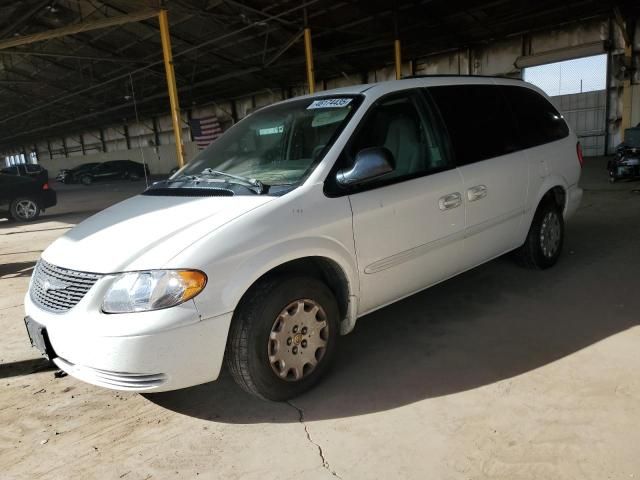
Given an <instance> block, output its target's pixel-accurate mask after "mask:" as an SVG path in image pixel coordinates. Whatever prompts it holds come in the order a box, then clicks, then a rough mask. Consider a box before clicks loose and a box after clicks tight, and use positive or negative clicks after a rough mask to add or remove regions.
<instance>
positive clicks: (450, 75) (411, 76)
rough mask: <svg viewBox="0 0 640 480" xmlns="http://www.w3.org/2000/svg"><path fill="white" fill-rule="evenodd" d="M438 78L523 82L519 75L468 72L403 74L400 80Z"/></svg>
mask: <svg viewBox="0 0 640 480" xmlns="http://www.w3.org/2000/svg"><path fill="white" fill-rule="evenodd" d="M434 77H435V78H438V77H471V78H502V79H505V80H519V81H521V82H523V81H524V80H523V79H522V78H518V77H509V76H507V75H469V74H466V73H434V74H431V75H406V76H403V77H402V78H401V79H400V80H409V79H412V78H434Z"/></svg>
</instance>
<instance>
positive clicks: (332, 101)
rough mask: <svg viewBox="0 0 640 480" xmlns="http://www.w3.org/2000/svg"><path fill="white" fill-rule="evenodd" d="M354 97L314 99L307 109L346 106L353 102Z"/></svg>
mask: <svg viewBox="0 0 640 480" xmlns="http://www.w3.org/2000/svg"><path fill="white" fill-rule="evenodd" d="M351 100H353V99H352V98H325V99H322V100H314V101H313V102H312V103H311V105H309V106H308V107H307V110H311V109H313V108H341V107H346V106H347V105H349V104H350V103H351Z"/></svg>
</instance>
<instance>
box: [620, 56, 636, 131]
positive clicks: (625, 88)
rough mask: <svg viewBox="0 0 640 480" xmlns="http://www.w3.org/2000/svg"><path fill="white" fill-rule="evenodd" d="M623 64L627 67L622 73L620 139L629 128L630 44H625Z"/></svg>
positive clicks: (631, 62)
mask: <svg viewBox="0 0 640 480" xmlns="http://www.w3.org/2000/svg"><path fill="white" fill-rule="evenodd" d="M624 64H625V66H626V67H627V68H626V70H625V72H624V80H623V81H622V124H621V125H620V129H621V130H622V139H623V140H625V138H624V133H625V130H626V129H627V128H630V127H631V73H630V69H631V66H632V65H633V61H632V50H631V44H630V43H627V44H626V45H625V48H624Z"/></svg>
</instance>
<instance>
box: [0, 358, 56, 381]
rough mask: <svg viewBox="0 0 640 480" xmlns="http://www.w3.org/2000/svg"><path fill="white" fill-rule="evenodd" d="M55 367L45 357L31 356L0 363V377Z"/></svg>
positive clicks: (20, 374) (16, 375)
mask: <svg viewBox="0 0 640 480" xmlns="http://www.w3.org/2000/svg"><path fill="white" fill-rule="evenodd" d="M56 368H57V367H56V366H55V365H54V364H53V363H52V362H49V360H47V359H46V358H32V359H29V360H20V361H18V362H9V363H0V378H10V377H21V376H23V375H30V374H32V373H36V372H42V371H45V370H55V369H56Z"/></svg>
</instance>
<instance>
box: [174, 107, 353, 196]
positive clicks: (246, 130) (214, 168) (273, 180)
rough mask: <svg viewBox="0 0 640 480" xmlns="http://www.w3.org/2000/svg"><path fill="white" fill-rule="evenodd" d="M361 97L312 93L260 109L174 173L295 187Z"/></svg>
mask: <svg viewBox="0 0 640 480" xmlns="http://www.w3.org/2000/svg"><path fill="white" fill-rule="evenodd" d="M360 102H361V98H360V97H359V96H338V97H331V98H329V97H316V98H311V99H305V100H295V101H291V102H286V103H283V104H280V105H274V106H272V107H266V108H264V109H261V110H259V111H257V112H255V113H253V114H252V115H250V116H249V117H247V118H245V119H244V120H242V121H241V122H239V123H238V124H236V125H235V126H234V127H232V128H231V129H230V130H228V131H227V132H226V133H225V134H224V135H222V136H221V137H220V138H218V139H217V140H216V141H215V142H214V143H212V144H211V145H210V146H209V147H207V148H206V149H205V150H203V151H202V152H201V153H200V154H199V155H198V156H196V158H194V159H193V160H192V161H191V162H189V163H188V164H187V165H186V167H185V168H184V169H183V170H181V171H180V172H178V173H177V174H176V177H175V178H179V177H184V176H187V175H194V176H203V175H204V176H207V177H216V178H217V179H219V180H220V181H226V182H230V183H234V182H235V181H241V180H242V179H245V180H250V181H254V180H257V181H258V182H261V184H263V185H264V186H265V187H266V188H265V191H266V192H273V191H274V190H278V187H281V188H280V189H282V187H288V188H291V186H296V185H298V184H299V183H301V182H302V181H303V180H304V179H305V178H306V177H307V176H308V174H309V173H310V172H311V171H312V170H313V168H315V166H316V165H317V164H318V163H319V162H320V160H321V159H322V157H323V155H324V153H325V152H326V151H327V150H328V149H329V147H330V146H331V145H332V143H333V142H334V141H335V139H336V138H337V137H338V135H339V133H340V132H341V131H342V129H343V128H344V126H345V125H346V123H347V122H348V121H349V119H350V118H351V115H352V114H353V112H354V111H355V110H356V108H357V107H358V105H359V104H360ZM261 192H262V188H261Z"/></svg>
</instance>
